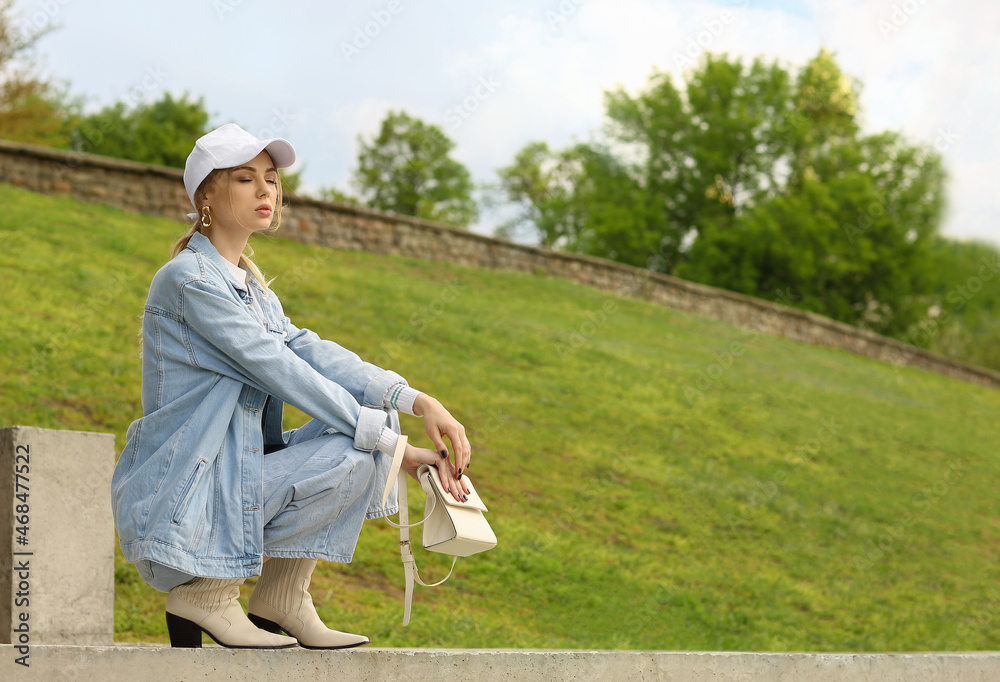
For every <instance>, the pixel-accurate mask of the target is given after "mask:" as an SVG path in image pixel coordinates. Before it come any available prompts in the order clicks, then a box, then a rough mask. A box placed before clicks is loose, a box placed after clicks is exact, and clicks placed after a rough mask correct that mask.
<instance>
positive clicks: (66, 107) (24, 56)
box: [0, 0, 79, 147]
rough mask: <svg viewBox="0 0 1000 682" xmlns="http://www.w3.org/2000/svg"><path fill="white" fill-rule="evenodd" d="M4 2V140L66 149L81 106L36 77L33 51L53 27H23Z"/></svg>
mask: <svg viewBox="0 0 1000 682" xmlns="http://www.w3.org/2000/svg"><path fill="white" fill-rule="evenodd" d="M13 4H14V3H13V0H0V138H3V139H7V140H14V141H17V142H30V143H32V144H41V145H46V146H50V147H66V146H67V145H68V144H69V140H70V128H71V127H72V124H73V120H74V118H75V116H76V115H77V111H78V109H79V103H78V102H75V101H73V100H71V99H70V98H69V96H68V95H67V93H66V92H65V91H64V90H62V89H60V88H58V87H57V86H55V85H53V84H52V83H51V82H49V81H47V80H45V79H43V78H41V77H40V76H38V75H37V73H36V67H35V60H34V55H33V50H34V47H35V43H36V42H37V41H38V39H39V38H41V37H42V36H43V35H45V34H47V33H49V32H50V31H52V30H53V28H54V27H53V26H52V25H51V24H45V25H43V26H37V27H33V26H27V25H21V24H19V23H18V22H17V21H16V20H15V18H14V14H13Z"/></svg>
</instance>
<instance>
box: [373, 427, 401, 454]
mask: <svg viewBox="0 0 1000 682" xmlns="http://www.w3.org/2000/svg"><path fill="white" fill-rule="evenodd" d="M398 444H399V434H398V433H396V432H395V431H393V430H392V429H390V428H389V427H388V426H386V427H383V428H382V435H381V436H379V438H378V445H377V446H376V447H377V448H378V449H379V450H381V451H382V452H384V453H385V454H387V455H389V456H392V455H393V454H395V452H396V445H398Z"/></svg>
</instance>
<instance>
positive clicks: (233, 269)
mask: <svg viewBox="0 0 1000 682" xmlns="http://www.w3.org/2000/svg"><path fill="white" fill-rule="evenodd" d="M222 260H224V261H225V262H226V267H227V268H229V272H230V274H232V276H233V277H235V278H236V281H237V282H239V283H240V284H243V285H244V286H245V285H246V283H247V271H246V270H244V269H242V268H241V267H240V266H238V265H233V264H232V263H230V262H229V261H228V260H226V259H225V258H223V259H222Z"/></svg>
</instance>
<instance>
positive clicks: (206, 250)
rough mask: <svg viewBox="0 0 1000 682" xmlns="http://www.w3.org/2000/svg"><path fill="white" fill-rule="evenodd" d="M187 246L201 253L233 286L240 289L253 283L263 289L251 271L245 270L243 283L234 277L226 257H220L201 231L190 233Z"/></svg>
mask: <svg viewBox="0 0 1000 682" xmlns="http://www.w3.org/2000/svg"><path fill="white" fill-rule="evenodd" d="M187 248H189V249H191V250H192V251H195V252H196V253H200V254H202V255H203V256H204V257H205V258H206V259H207V260H208V261H209V262H210V263H212V265H214V266H215V267H216V268H217V269H218V270H219V271H220V272H221V273H222V275H223V277H225V278H226V279H227V280H228V281H229V282H230V283H231V284H232V285H233V286H234V287H236V288H237V289H240V290H242V291H246V290H247V285H248V284H252V285H254V288H255V289H258V290H260V291H263V288H262V287H261V286H260V283H259V282H258V281H257V278H256V277H254V276H253V273H252V272H247V281H246V283H245V284H244V283H243V282H241V281H239V280H238V279H236V278H235V277H233V273H231V272H229V268H228V267H227V266H226V259H225V258H223V257H222V254H221V253H219V250H218V249H216V248H215V244H213V243H212V240H210V239H209V238H208V237H206V236H205V235H203V234H202V233H201V232H195V233H194V234H193V235H191V239H190V241H188V245H187Z"/></svg>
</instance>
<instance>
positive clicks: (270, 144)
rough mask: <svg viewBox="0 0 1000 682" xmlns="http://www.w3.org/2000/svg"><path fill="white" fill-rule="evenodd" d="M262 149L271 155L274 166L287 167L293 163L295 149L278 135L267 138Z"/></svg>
mask: <svg viewBox="0 0 1000 682" xmlns="http://www.w3.org/2000/svg"><path fill="white" fill-rule="evenodd" d="M264 149H265V150H267V153H268V154H270V155H271V161H274V167H275V168H288V167H289V166H291V165H292V164H293V163H295V149H294V148H293V147H292V145H291V143H290V142H289V141H288V140H284V139H282V138H280V137H277V138H274V139H273V140H267V142H266V145H265V146H264Z"/></svg>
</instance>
